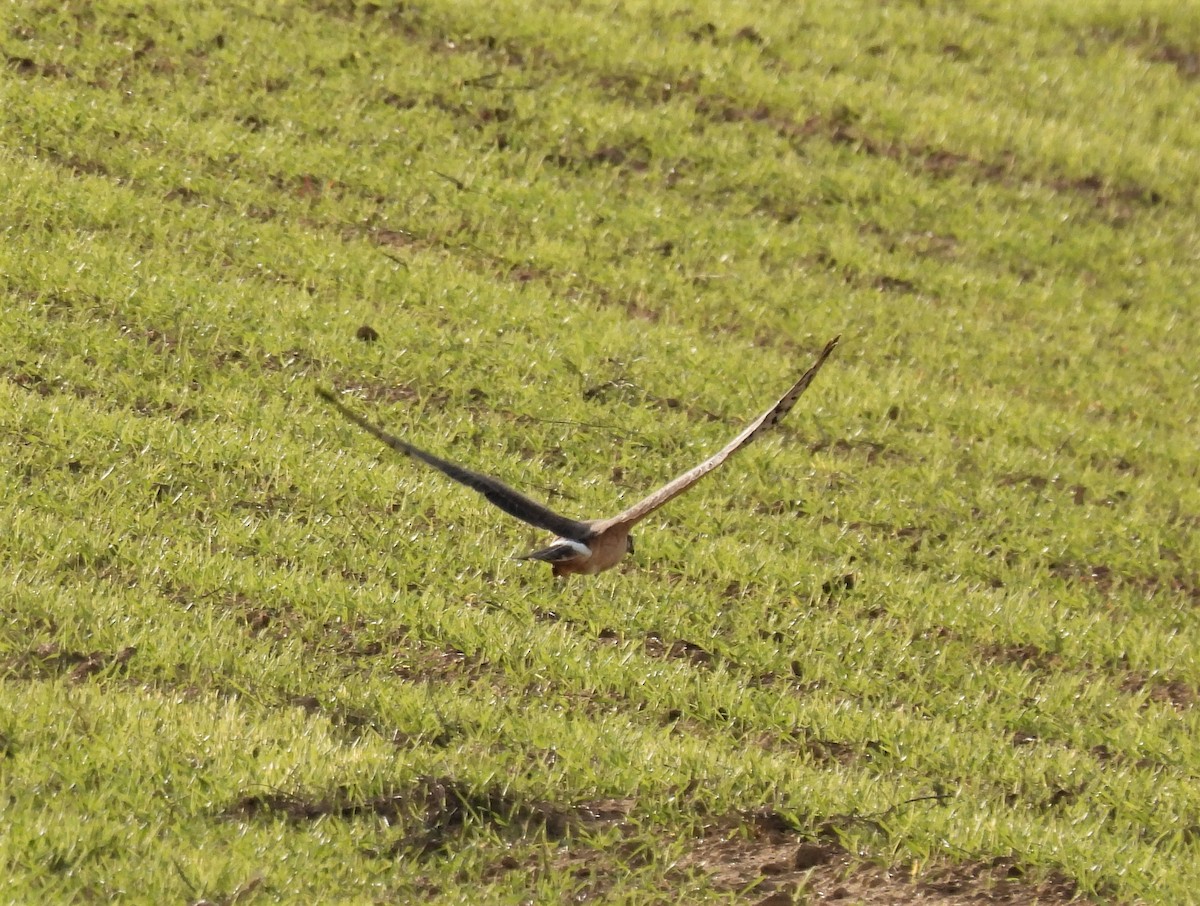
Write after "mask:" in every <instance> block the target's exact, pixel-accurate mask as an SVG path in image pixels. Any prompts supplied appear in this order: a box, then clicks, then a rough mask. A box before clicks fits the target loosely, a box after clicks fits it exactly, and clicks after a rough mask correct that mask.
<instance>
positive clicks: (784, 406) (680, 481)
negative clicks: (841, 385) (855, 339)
mask: <svg viewBox="0 0 1200 906" xmlns="http://www.w3.org/2000/svg"><path fill="white" fill-rule="evenodd" d="M839 339H841V338H840V337H834V338H833V339H832V340H830V341H829V342H828V343H826V344H825V348H824V349H822V350H821V354H820V355H819V356H818V357H817V361H816V362H814V363H813V366H812V367H811V368H809V369H808V371H806V372H804V374H803V376H802V377H801V378H800V380H798V381H796V383H795V384H793V385H792V389H791V390H789V391H788V392H787V393H785V394H784V395H783V396H782V397H781V398H780V400H779V402H777V403H776V404H775V405H774V406H772V407H771V408H770V409H768V410H767V411H766V412H764V413H763V414H762V415H760V416H759V417H758V418H756V419H755V420H754V421H753V422H751V423H750V425H749V427H747V428H746V430H744V431H743V432H742V433H741V434H739V435H738V436H737V437H735V438H734V439H733V440H731V441H730V442H729V443H727V444H726V445H725V446H724V447H722V448H721V449H720V450H719V451H717V452H716V453H714V454H713V455H712V456H710V457H709V458H708V459H706V460H704V462H702V463H700V465H698V466H696V467H695V468H694V469H689V470H688V471H687V472H684V473H683V474H682V475H680V476H679V477H678V478H676V479H674V480H673V481H670V482H668V483H667V484H665V485H663V486H662V487H661V488H659V489H658V490H657V491H655V492H654V493H653V494H651V495H650V496H649V497H645V498H643V499H642V500H639V501H638V502H637V503H635V504H634V505H633V506H631V507H629V509H627V510H625V512H623V513H619V514H617V515H616V516H613V517H612V518H611V519H603V520H601V521H599V522H595V523H593V526H592V527H593V528H594V529H595V531H596V532H603V531H605V530H606V529H609V528H612V527H613V526H615V525H625V526H630V525H633V524H634V523H635V522H638V521H639V520H642V519H645V518H646V517H647V516H649V515H650V514H651V513H653V512H654V511H655V510H657V509H658V508H659V507H661V506H662V505H663V504H665V503H667V502H668V501H670V500H673V499H674V498H676V497H678V496H679V495H680V494H682V493H683V492H684V491H686V490H687V489H688V488H690V487H691V486H692V485H694V484H695V483H696V482H697V481H699V480H700V479H701V478H703V477H704V476H705V475H707V474H708V473H709V472H711V471H712V470H713V469H715V468H717V467H718V466H719V465H721V463H723V462H725V460H727V459H728V458H729V457H730V456H732V455H733V454H734V453H736V452H737V451H738V450H740V449H741V448H742V447H744V446H746V444H748V443H750V441H752V440H754V438H756V437H758V435H759V434H761V433H762V432H764V431H766V430H768V429H770V428H773V427H774V426H775V425H776V424H778V422H779V420H780V419H781V418H783V417H784V416H785V415H787V414H788V412H789V411H790V410H791V408H792V407H793V406H794V405H796V400H798V399H799V398H800V394H802V393H803V392H804V391H805V390H807V389H808V385H809V384H811V383H812V379H813V378H814V377H816V374H817V372H818V371H820V370H821V366H822V365H824V364H825V360H826V359H827V358H829V354H830V353H831V352H833V350H834V347H836V346H837V344H838V340H839Z"/></svg>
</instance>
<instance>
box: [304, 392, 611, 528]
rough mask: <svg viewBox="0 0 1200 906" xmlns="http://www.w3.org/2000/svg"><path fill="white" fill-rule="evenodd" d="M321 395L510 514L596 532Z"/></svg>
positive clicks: (352, 418)
mask: <svg viewBox="0 0 1200 906" xmlns="http://www.w3.org/2000/svg"><path fill="white" fill-rule="evenodd" d="M317 394H318V395H319V396H320V397H321V398H322V399H324V400H325V401H326V402H328V403H330V404H332V405H333V407H334V408H335V409H337V411H338V412H340V413H342V415H344V416H346V418H348V419H350V421H352V422H354V424H356V425H358V426H359V427H360V428H362V429H363V430H364V431H366V432H368V433H369V434H373V435H374V436H375V437H377V438H379V439H380V440H381V441H383V442H384V443H385V444H387V445H388V446H389V447H391V448H392V449H393V450H396V451H398V452H400V453H403V454H404V455H405V456H411V457H412V458H413V459H419V460H421V462H423V463H425V464H426V465H430V466H433V467H434V468H435V469H437V470H438V471H439V472H441V473H442V474H443V475H445V476H447V477H448V478H453V479H454V480H455V481H457V482H459V483H460V484H465V485H466V486H467V487H468V488H471V489H472V490H475V491H478V492H479V493H480V494H482V495H483V496H484V497H485V498H487V500H488V502H489V503H492V504H495V505H496V506H498V507H499V508H500V509H502V510H504V512H506V513H508V515H510V516H515V517H516V518H518V519H520V520H521V521H522V522H528V523H529V524H530V525H534V526H537V527H538V528H540V529H545V530H546V531H548V532H554V534H556V535H560V536H561V537H563V538H570V539H572V540H575V541H586V540H587V539H588V538H590V537H591V536H592V535H593V534H595V533H594V532H593V531H592V529H591V527H590V526H589V525H587V523H584V522H578V521H577V520H575V519H568V518H567V517H566V516H560V515H559V514H558V513H556V512H554V511H553V510H551V509H549V508H548V507H545V506H543V505H542V504H540V503H538V502H537V501H535V500H530V499H529V498H528V497H526V496H525V495H524V494H522V493H521V492H520V491H515V490H513V489H512V488H510V487H509V486H508V485H506V484H505V483H504V482H502V481H500V480H499V479H497V478H492V476H490V475H484V474H482V473H480V472H473V471H471V470H470V469H465V468H463V467H462V466H460V465H457V464H456V463H452V462H450V461H449V460H445V459H442V458H441V457H440V456H434V455H433V454H432V453H426V452H425V451H424V450H422V449H421V448H420V447H414V446H413V445H412V444H410V443H408V442H407V441H404V440H401V439H400V438H398V437H396V436H394V435H392V434H389V433H388V432H386V431H384V430H383V429H382V428H380V427H378V426H377V425H374V424H372V423H371V422H369V421H367V420H366V419H365V418H363V417H362V416H361V415H359V414H357V413H356V412H352V411H350V410H349V409H347V408H346V407H345V406H343V405H342V403H341V401H340V400H338V398H337V397H336V396H334V395H333V393H332V392H330V391H328V390H325V389H324V388H322V387H318V388H317Z"/></svg>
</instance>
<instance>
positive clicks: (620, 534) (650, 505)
mask: <svg viewBox="0 0 1200 906" xmlns="http://www.w3.org/2000/svg"><path fill="white" fill-rule="evenodd" d="M838 339H840V338H838V337H835V338H834V339H832V340H830V341H829V342H828V343H826V344H825V348H824V349H823V350H821V354H820V355H819V356H818V357H817V360H816V362H814V363H813V366H812V367H811V368H809V369H808V371H806V372H804V374H803V375H801V377H800V380H798V381H796V383H795V384H793V385H792V388H791V389H790V390H788V392H787V393H785V394H784V395H783V396H782V397H780V398H779V401H778V402H777V403H775V405H773V406H772V407H771V408H770V409H768V410H767V411H766V412H764V413H763V414H762V415H760V416H759V417H758V418H756V419H755V420H754V421H752V422H751V423H750V424H749V425H748V426H747V427H746V429H745V430H743V431H742V433H741V434H739V435H738V436H737V437H735V438H734V439H733V440H731V441H730V442H729V443H727V444H726V445H725V446H724V447H722V448H721V449H720V450H718V451H717V452H716V453H714V454H713V455H712V456H710V457H709V458H708V459H706V460H704V462H702V463H700V465H698V466H696V467H695V468H693V469H689V470H688V471H686V472H684V473H683V474H682V475H680V476H679V477H678V478H675V479H674V480H672V481H669V482H667V483H666V484H665V485H663V486H662V487H661V488H659V489H658V490H657V491H655V492H654V493H653V494H650V495H649V496H648V497H645V498H643V499H642V500H639V501H638V502H637V503H635V504H634V505H633V506H631V507H629V508H628V509H627V510H625V511H624V512H622V513H618V514H617V515H616V516H611V517H609V518H608V519H588V520H583V521H579V520H575V519H570V518H568V517H566V516H562V515H559V514H558V513H556V512H554V511H553V510H551V509H550V508H549V507H546V506H543V505H542V504H540V503H538V502H537V501H535V500H531V499H530V498H528V497H526V496H525V495H524V494H522V493H521V492H520V491H516V490H514V489H513V488H510V487H509V486H508V485H506V484H504V482H502V481H500V480H499V479H496V478H493V477H492V476H490V475H484V474H482V473H481V472H474V471H472V470H470V469H467V468H464V467H463V466H460V465H458V464H456V463H453V462H450V461H449V460H446V459H442V458H441V457H439V456H434V455H433V454H432V453H427V452H426V451H424V450H422V449H421V448H419V447H415V446H413V445H412V444H410V443H409V442H408V441H406V440H401V439H400V438H399V437H395V436H394V435H392V434H389V433H388V432H386V431H384V430H383V429H382V428H380V427H378V426H377V425H374V424H372V423H371V422H369V421H367V419H365V418H363V417H362V416H361V415H358V414H357V413H355V412H352V411H351V410H350V409H347V408H346V407H345V406H343V405H342V403H341V402H340V401H339V400H338V398H337V397H336V396H334V395H333V393H332V392H331V391H329V390H326V389H324V388H318V389H317V393H318V394H319V395H320V396H321V397H322V398H323V399H325V400H326V401H327V402H329V403H331V404H332V405H333V407H334V408H335V409H337V410H338V412H340V413H342V415H344V416H346V418H348V419H350V421H352V422H354V424H356V425H358V426H359V427H360V428H362V429H363V430H364V431H367V432H368V433H370V434H373V435H374V436H375V437H377V438H379V439H380V440H381V441H383V442H384V443H385V444H387V445H388V446H389V447H391V448H392V449H393V450H396V451H398V452H400V453H403V454H404V455H405V456H411V457H412V458H413V459H419V460H420V461H421V462H423V463H425V464H426V465H430V466H433V467H434V468H435V469H437V470H438V471H439V472H441V473H442V474H443V475H446V476H447V477H449V478H452V479H453V480H454V481H457V482H459V483H460V484H464V485H466V486H467V487H469V488H472V489H474V490H476V491H478V492H479V493H480V494H482V495H483V496H484V497H485V498H486V499H487V500H488V501H489V502H490V503H493V504H495V505H496V506H497V507H499V508H500V509H502V510H503V511H504V512H506V513H508V514H509V515H510V516H515V517H516V518H517V519H520V520H521V521H522V522H527V523H529V524H530V525H533V526H536V527H537V528H540V529H545V530H546V531H549V532H553V533H554V534H555V535H556V536H557V537H556V538H555V539H554V541H553V542H552V543H551V544H550V546H549V547H545V548H543V549H542V550H538V551H533V552H532V553H529V554H526V555H525V556H524V557H520V558H518V559H521V560H542V561H544V562H546V563H549V564H550V566H551V568H552V569H553V571H554V575H555V576H556V577H557V576H569V575H571V574H572V573H581V574H583V575H594V574H595V573H598V572H602V571H603V570H606V569H608V568H609V567H612V566H616V565H617V563H618V562H620V560H621V558H622V557H624V556H625V554H627V553H633V536H632V535H631V534H630V533H629V532H630V529H632V528H633V527H634V526H635V525H636V524H637V523H638V522H640V521H641V520H643V519H645V518H646V517H647V516H649V515H650V514H651V513H653V512H654V511H655V510H657V509H658V508H659V507H661V506H663V505H664V504H665V503H667V502H668V501H670V500H673V499H674V498H676V497H678V496H679V495H680V494H682V493H683V492H684V491H686V490H687V489H688V488H690V487H691V486H692V485H694V484H695V483H696V482H697V481H699V480H700V479H701V478H703V477H704V476H705V475H707V474H708V473H709V472H711V471H713V470H714V469H716V468H717V467H718V466H720V465H721V464H722V463H723V462H725V460H727V459H728V458H729V457H730V456H732V455H733V454H734V453H736V452H737V451H738V450H740V449H741V448H742V447H744V446H746V445H747V444H748V443H750V441H752V440H754V438H756V437H758V435H759V434H761V433H762V432H764V431H766V430H768V429H769V428H772V427H774V426H775V425H776V424H777V423H778V422H779V420H780V419H781V418H783V417H784V416H785V415H787V413H788V412H789V411H790V410H791V408H792V407H793V406H794V405H795V404H796V400H798V399H799V398H800V394H802V393H803V392H804V391H805V390H807V389H808V385H809V384H810V383H812V379H813V378H814V377H815V376H816V374H817V372H818V371H820V370H821V366H822V365H824V364H825V360H826V359H827V358H829V354H830V353H831V352H833V350H834V347H835V346H837V344H838Z"/></svg>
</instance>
